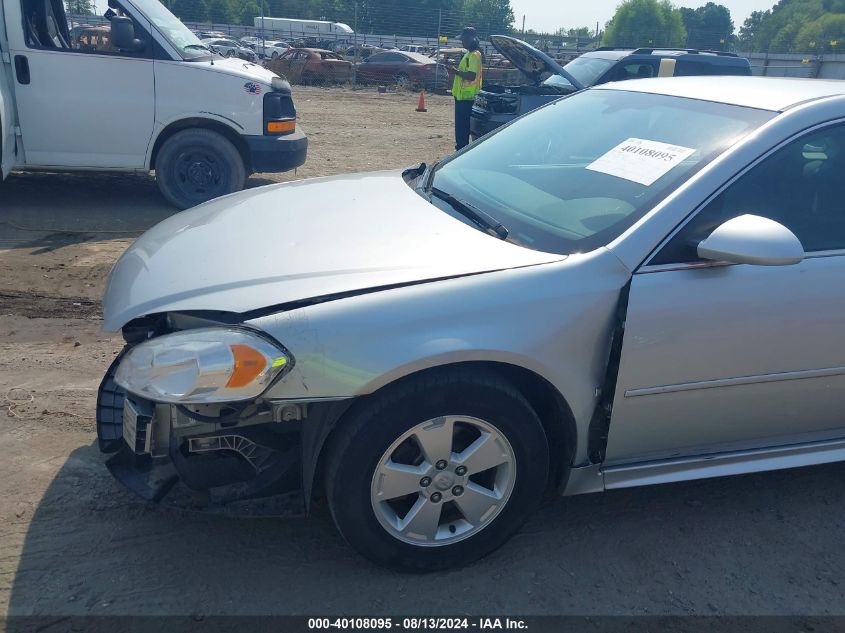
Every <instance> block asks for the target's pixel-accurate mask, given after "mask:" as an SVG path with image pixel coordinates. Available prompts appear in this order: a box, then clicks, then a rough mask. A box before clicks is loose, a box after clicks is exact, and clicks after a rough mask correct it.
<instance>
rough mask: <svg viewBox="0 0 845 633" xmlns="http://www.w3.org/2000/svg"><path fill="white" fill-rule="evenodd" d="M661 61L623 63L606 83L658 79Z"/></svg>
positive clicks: (613, 71) (606, 78) (608, 77)
mask: <svg viewBox="0 0 845 633" xmlns="http://www.w3.org/2000/svg"><path fill="white" fill-rule="evenodd" d="M659 64H660V62H659V60H657V59H652V60H647V61H636V62H629V63H622V64H619V65H618V66H616V67H615V68H614V69H613V70H612V71H611V72H610V73H609V74H608V76H607V77H605V78H603V79H604V81H626V80H628V79H648V78H649V77H657V72H658V70H659Z"/></svg>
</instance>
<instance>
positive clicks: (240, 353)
mask: <svg viewBox="0 0 845 633" xmlns="http://www.w3.org/2000/svg"><path fill="white" fill-rule="evenodd" d="M229 347H230V349H231V350H232V355H233V356H234V357H235V369H234V370H233V371H232V375H231V376H229V382H227V383H226V387H235V388H237V387H246V386H247V385H248V384H249V383H251V382H252V381H253V380H255V378H256V377H257V376H258V374H260V373H261V372H262V371H264V368H265V367H266V366H267V361H266V360H265V359H264V356H262V355H261V353H260V352H258V351H256V350H254V349H252V348H251V347H250V346H249V345H239V344H235V345H230V346H229Z"/></svg>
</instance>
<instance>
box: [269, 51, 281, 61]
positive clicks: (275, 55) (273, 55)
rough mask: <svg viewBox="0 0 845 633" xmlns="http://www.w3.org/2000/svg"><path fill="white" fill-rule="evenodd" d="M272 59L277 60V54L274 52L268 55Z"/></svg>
mask: <svg viewBox="0 0 845 633" xmlns="http://www.w3.org/2000/svg"><path fill="white" fill-rule="evenodd" d="M270 57H271V58H272V59H279V54H278V53H277V52H276V51H273V54H272V55H270Z"/></svg>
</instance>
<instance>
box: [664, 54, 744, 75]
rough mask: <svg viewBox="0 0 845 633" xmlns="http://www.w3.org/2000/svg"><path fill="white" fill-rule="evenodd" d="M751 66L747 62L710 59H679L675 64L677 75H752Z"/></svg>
mask: <svg viewBox="0 0 845 633" xmlns="http://www.w3.org/2000/svg"><path fill="white" fill-rule="evenodd" d="M750 74H751V68H750V67H749V66H748V65H747V64H743V65H739V64H724V63H719V62H715V61H711V60H709V59H701V58H699V59H683V58H681V59H678V63H677V65H676V66H675V76H676V77H689V76H693V75H750Z"/></svg>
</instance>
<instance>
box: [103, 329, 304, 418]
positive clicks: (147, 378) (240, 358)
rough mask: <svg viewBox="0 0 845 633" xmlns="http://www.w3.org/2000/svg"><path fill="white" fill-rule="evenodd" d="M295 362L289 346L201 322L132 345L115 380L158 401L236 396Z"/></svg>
mask: <svg viewBox="0 0 845 633" xmlns="http://www.w3.org/2000/svg"><path fill="white" fill-rule="evenodd" d="M291 364H292V359H291V356H290V355H289V354H288V353H287V351H285V350H284V349H282V348H281V347H279V346H278V345H275V344H273V343H271V342H270V341H269V340H267V339H266V338H264V337H262V336H260V335H258V334H255V333H253V332H250V331H248V330H243V329H237V328H228V327H213V328H199V329H196V330H186V331H184V332H177V333H175V334H166V335H164V336H160V337H158V338H154V339H151V340H149V341H145V342H143V343H141V344H139V345H138V346H136V347H134V348H132V349H131V350H130V351H129V352H128V353H127V354H126V356H125V357H124V358H123V360H122V361H121V363H120V365H119V366H118V368H117V372H116V373H115V381H116V382H117V384H118V385H120V386H121V387H123V388H124V389H126V391H128V392H129V393H133V394H136V395H138V396H141V397H144V398H148V399H150V400H154V401H156V402H169V403H173V404H211V403H216V402H237V401H240V400H252V399H255V398H256V397H258V396H260V395H261V394H262V393H263V392H264V390H265V389H267V387H269V386H270V384H271V383H272V382H273V381H274V380H275V379H276V378H277V377H278V376H279V375H280V374H282V373H283V372H285V371H287V370H288V369H289V368H290V366H291Z"/></svg>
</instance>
